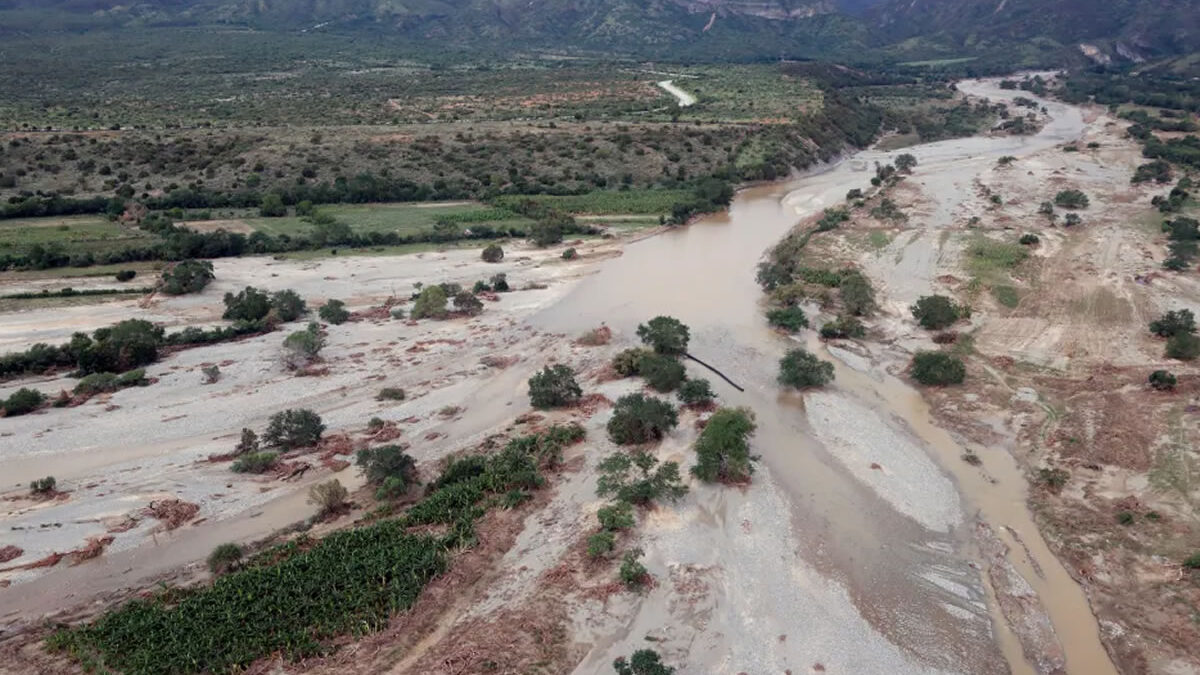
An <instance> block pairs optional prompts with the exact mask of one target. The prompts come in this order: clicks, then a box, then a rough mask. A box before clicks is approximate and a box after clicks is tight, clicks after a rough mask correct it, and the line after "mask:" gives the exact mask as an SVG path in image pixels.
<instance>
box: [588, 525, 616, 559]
mask: <svg viewBox="0 0 1200 675" xmlns="http://www.w3.org/2000/svg"><path fill="white" fill-rule="evenodd" d="M616 547H617V536H616V534H614V533H613V532H609V531H608V530H603V531H600V532H597V533H595V534H593V535H591V536H590V537H588V539H587V556H588V557H589V558H592V559H596V558H603V557H605V556H607V555H608V554H609V553H612V552H613V549H615V548H616Z"/></svg>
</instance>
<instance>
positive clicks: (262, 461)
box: [230, 451, 279, 473]
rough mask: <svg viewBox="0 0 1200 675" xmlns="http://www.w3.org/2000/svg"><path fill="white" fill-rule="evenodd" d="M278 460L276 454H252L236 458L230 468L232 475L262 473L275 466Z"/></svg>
mask: <svg viewBox="0 0 1200 675" xmlns="http://www.w3.org/2000/svg"><path fill="white" fill-rule="evenodd" d="M278 460H279V453H278V452H271V451H267V452H252V453H250V454H248V455H242V456H241V457H239V458H237V460H235V461H234V462H233V466H232V467H230V468H231V469H233V472H234V473H263V472H266V471H269V470H270V469H271V467H273V466H275V462H276V461H278Z"/></svg>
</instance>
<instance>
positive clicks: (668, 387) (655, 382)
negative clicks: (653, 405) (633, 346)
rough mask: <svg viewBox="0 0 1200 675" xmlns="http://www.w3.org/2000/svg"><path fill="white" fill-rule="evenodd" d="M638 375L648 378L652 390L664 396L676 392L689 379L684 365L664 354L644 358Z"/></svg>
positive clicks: (647, 381) (647, 382)
mask: <svg viewBox="0 0 1200 675" xmlns="http://www.w3.org/2000/svg"><path fill="white" fill-rule="evenodd" d="M638 374H640V375H641V376H642V377H644V378H646V384H649V385H650V388H651V389H653V390H654V391H657V392H661V393H664V394H665V393H667V392H671V391H675V390H676V389H677V388H679V386H680V385H681V384H683V382H684V380H686V379H687V372H686V371H685V369H684V367H683V364H682V363H680V362H679V361H676V360H675V359H673V358H671V357H670V356H664V355H662V354H649V355H647V356H646V357H645V358H643V359H642V360H641V364H640V365H639V367H638Z"/></svg>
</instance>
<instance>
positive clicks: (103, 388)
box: [73, 373, 117, 396]
mask: <svg viewBox="0 0 1200 675" xmlns="http://www.w3.org/2000/svg"><path fill="white" fill-rule="evenodd" d="M116 390H117V376H116V375H115V374H114V373H92V374H91V375H88V376H86V377H84V378H83V379H81V380H79V382H78V383H76V384H75V389H74V390H73V391H74V393H75V394H78V395H82V396H93V395H95V394H103V393H105V392H109V391H116Z"/></svg>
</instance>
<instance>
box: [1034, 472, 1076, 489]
mask: <svg viewBox="0 0 1200 675" xmlns="http://www.w3.org/2000/svg"><path fill="white" fill-rule="evenodd" d="M1037 475H1038V482H1039V483H1041V484H1042V485H1044V486H1045V487H1046V488H1047V489H1049V490H1050V491H1051V492H1054V493H1058V492H1059V491H1060V490H1062V489H1063V488H1064V487H1066V485H1067V481H1068V480H1069V479H1070V478H1071V474H1069V473H1067V472H1066V471H1065V470H1063V469H1046V468H1043V469H1038V473H1037Z"/></svg>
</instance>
